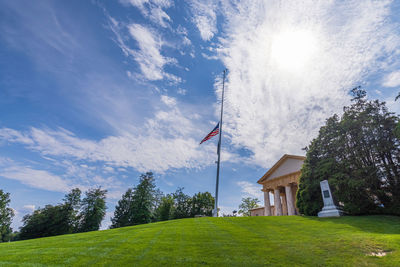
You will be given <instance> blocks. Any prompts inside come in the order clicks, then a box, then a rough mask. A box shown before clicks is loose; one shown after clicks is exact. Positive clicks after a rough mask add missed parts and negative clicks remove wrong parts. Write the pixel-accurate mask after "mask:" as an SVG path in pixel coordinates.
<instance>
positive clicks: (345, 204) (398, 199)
mask: <svg viewBox="0 0 400 267" xmlns="http://www.w3.org/2000/svg"><path fill="white" fill-rule="evenodd" d="M352 93H353V95H354V98H353V104H352V105H351V106H348V107H344V113H343V115H342V117H341V118H339V116H337V115H334V116H332V117H331V118H329V119H327V121H326V124H325V126H323V127H321V129H320V131H319V135H318V137H317V138H315V139H314V140H313V141H312V142H311V144H310V145H309V147H307V148H306V150H307V159H306V160H305V162H304V165H303V168H302V175H301V177H300V184H299V190H298V192H297V206H298V208H299V211H300V213H302V214H305V215H316V214H317V213H318V212H319V211H320V210H321V208H322V197H321V192H320V186H319V182H320V181H322V180H328V181H329V184H330V186H331V190H332V193H333V195H334V197H335V199H336V201H337V202H338V204H339V205H340V206H342V208H343V209H344V211H346V212H347V213H349V214H355V215H358V214H371V213H378V212H386V213H394V214H400V205H399V203H400V165H399V163H400V148H399V139H397V138H396V137H395V135H394V129H395V127H396V124H397V123H398V121H399V118H398V117H396V116H394V115H393V113H390V112H388V110H387V108H386V106H385V103H383V102H379V101H378V100H375V101H367V100H366V94H365V91H363V90H361V89H360V88H355V89H353V90H352Z"/></svg>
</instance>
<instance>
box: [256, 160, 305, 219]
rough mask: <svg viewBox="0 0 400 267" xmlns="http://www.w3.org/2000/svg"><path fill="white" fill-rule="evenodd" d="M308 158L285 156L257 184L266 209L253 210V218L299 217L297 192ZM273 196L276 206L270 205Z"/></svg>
mask: <svg viewBox="0 0 400 267" xmlns="http://www.w3.org/2000/svg"><path fill="white" fill-rule="evenodd" d="M305 159H306V158H305V157H302V156H295V155H287V154H285V155H283V157H282V158H281V159H280V160H278V162H277V163H275V164H274V166H272V167H271V168H270V169H269V170H268V171H267V172H266V173H265V174H264V175H263V177H261V178H260V179H259V180H258V181H257V183H259V184H261V185H262V186H263V188H262V189H261V191H263V192H264V207H260V208H256V209H253V210H251V216H272V215H275V216H281V215H298V214H299V211H298V210H297V208H296V192H297V189H298V185H299V178H300V174H301V167H302V165H303V162H304V160H305ZM270 194H273V199H274V205H271V203H270Z"/></svg>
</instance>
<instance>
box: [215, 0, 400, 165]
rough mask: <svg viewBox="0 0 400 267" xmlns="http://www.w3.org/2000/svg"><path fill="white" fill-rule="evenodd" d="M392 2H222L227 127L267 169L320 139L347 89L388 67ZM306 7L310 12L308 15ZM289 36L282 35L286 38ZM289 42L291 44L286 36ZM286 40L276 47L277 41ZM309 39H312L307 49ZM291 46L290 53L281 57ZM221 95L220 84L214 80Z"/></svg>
mask: <svg viewBox="0 0 400 267" xmlns="http://www.w3.org/2000/svg"><path fill="white" fill-rule="evenodd" d="M389 4H390V1H346V2H343V1H322V2H318V3H316V2H315V1H295V0H293V1H279V2H276V1H263V2H260V1H246V2H236V3H235V5H234V6H230V5H228V4H226V5H224V9H223V14H222V15H223V16H224V18H225V23H224V27H223V28H224V31H225V33H224V38H222V39H220V41H219V48H218V49H217V51H218V52H219V53H220V57H221V59H222V61H223V62H224V64H225V66H226V67H227V68H228V69H229V75H228V81H227V84H226V92H225V94H226V101H225V103H226V105H225V122H226V123H225V126H224V127H225V131H227V132H229V134H230V135H231V141H232V143H233V145H235V146H237V147H245V148H247V149H249V150H250V151H252V152H253V153H254V154H253V156H252V161H253V162H255V163H257V164H258V165H260V166H264V167H265V166H270V165H271V164H272V163H274V162H275V161H276V160H277V159H278V158H279V157H281V155H282V154H284V153H292V154H303V153H304V152H303V151H302V150H301V148H303V147H305V146H306V145H308V144H309V142H310V141H311V140H312V139H313V138H314V137H316V134H317V132H318V129H319V127H320V126H321V125H322V124H323V123H324V121H325V119H326V118H328V117H330V116H332V115H333V113H340V112H341V110H342V107H343V105H345V104H348V103H349V98H350V97H349V96H348V91H349V90H350V89H351V88H353V87H354V86H357V85H359V83H360V81H361V80H363V79H364V78H365V77H366V75H368V73H370V72H374V71H376V70H380V69H381V68H382V69H384V67H385V66H386V65H385V63H384V62H382V61H380V60H382V58H385V60H388V61H390V60H391V57H392V55H393V53H394V51H395V50H396V49H399V44H400V39H399V36H398V33H397V32H396V30H395V28H394V25H390V24H389V23H390V20H389V19H388V16H389V15H390V7H389ZM305 10H306V12H305ZM282 34H284V37H282ZM285 40H286V41H285ZM282 41H283V42H287V43H285V45H281V46H279V47H278V46H277V45H274V44H276V43H277V42H278V43H282ZM308 44H312V45H311V47H313V48H312V50H309V49H308V48H309V47H308ZM280 49H286V50H287V53H288V54H289V55H292V56H291V57H290V58H287V57H285V58H282V57H278V58H277V57H276V56H274V55H275V54H278V55H279V54H280V55H283V54H284V52H285V51H281V50H280ZM217 85H218V86H217V95H218V96H219V95H220V87H221V86H220V84H219V83H217Z"/></svg>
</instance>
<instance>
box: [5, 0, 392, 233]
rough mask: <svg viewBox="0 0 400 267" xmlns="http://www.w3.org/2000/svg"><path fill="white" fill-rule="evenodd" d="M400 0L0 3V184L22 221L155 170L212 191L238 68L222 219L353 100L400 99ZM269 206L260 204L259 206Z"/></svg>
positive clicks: (112, 191)
mask: <svg viewBox="0 0 400 267" xmlns="http://www.w3.org/2000/svg"><path fill="white" fill-rule="evenodd" d="M399 13H400V3H399V2H398V1H397V2H396V1H385V0H381V1H370V0H359V1H357V0H349V1H334V0H329V1H326V0H324V1H322V0H321V1H316V0H315V1H307V0H303V1H298V0H286V1H275V0H270V1H269V0H265V1H261V0H248V1H239V0H191V1H189V0H187V1H181V0H176V1H173V0H119V1H105V0H103V1H100V0H92V1H89V0H87V1H81V0H70V1H47V0H43V1H28V0H15V1H8V0H0V189H3V190H4V191H6V192H9V193H10V195H11V196H10V197H11V204H10V205H11V207H12V208H13V209H14V210H15V213H16V216H15V218H14V221H13V225H12V226H13V228H14V230H18V227H20V226H21V218H22V217H23V216H24V215H25V214H27V213H30V212H32V211H33V210H34V209H37V208H39V207H44V206H45V205H46V204H57V203H61V202H62V198H63V196H64V195H65V194H66V193H67V192H68V191H69V190H71V189H72V188H75V187H79V188H80V189H81V190H83V191H85V190H87V189H89V188H96V187H102V188H104V189H107V190H108V194H107V214H106V218H105V220H104V221H103V223H102V229H106V228H107V227H108V226H109V224H110V217H111V216H112V215H113V211H114V207H115V205H116V203H117V201H118V200H119V199H120V197H121V195H122V194H123V193H124V192H125V191H126V190H127V189H128V188H130V187H134V186H135V185H136V184H137V183H138V179H139V176H140V174H141V173H143V172H147V171H152V172H153V173H154V175H155V178H156V185H157V187H158V188H159V189H160V190H161V191H163V192H164V193H171V192H174V191H175V190H176V189H177V188H178V187H184V192H185V193H187V194H189V195H193V194H194V193H197V192H204V191H209V192H211V193H212V194H214V193H215V175H216V164H215V161H216V159H217V154H216V147H217V138H213V139H211V140H209V141H207V142H205V143H203V144H202V145H199V143H200V141H201V140H202V138H203V137H204V136H205V135H207V134H208V133H209V132H210V131H211V130H212V129H213V128H214V127H215V125H216V124H217V123H218V121H219V112H220V103H221V89H222V76H223V70H224V69H227V70H228V71H227V77H226V82H225V97H224V119H223V128H222V130H223V135H222V154H221V177H220V191H219V205H220V208H221V211H222V212H221V213H231V212H232V211H233V210H235V209H237V207H238V205H239V204H240V201H241V198H242V197H248V196H250V197H257V198H259V199H260V200H262V199H263V196H262V192H261V191H260V190H261V186H260V185H257V183H256V182H257V180H258V179H259V178H260V177H261V176H262V175H263V174H264V173H265V172H266V171H267V170H268V169H269V168H270V167H271V166H272V165H273V164H274V163H275V162H276V161H277V160H278V159H279V158H280V157H281V156H282V155H283V154H295V155H304V154H305V153H304V150H303V148H304V147H306V146H307V145H308V144H309V143H310V142H311V140H312V139H313V138H315V137H316V136H317V134H318V129H319V128H320V127H321V126H322V125H323V124H324V121H325V120H326V119H327V118H328V117H330V116H332V115H333V114H335V113H336V114H341V112H342V108H343V106H344V105H348V104H349V103H350V99H351V96H350V95H349V91H350V90H351V89H352V88H354V87H356V86H362V87H363V88H364V89H365V90H367V92H368V97H369V98H370V99H380V100H381V101H386V102H387V105H388V107H389V109H390V111H392V112H396V113H397V114H399V113H400V105H399V103H398V102H395V101H394V98H395V96H396V95H397V93H398V92H399V91H400V27H399V25H400V24H399V23H400V17H399V16H398V14H399ZM261 204H263V203H261Z"/></svg>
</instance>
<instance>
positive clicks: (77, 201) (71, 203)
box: [64, 188, 82, 232]
mask: <svg viewBox="0 0 400 267" xmlns="http://www.w3.org/2000/svg"><path fill="white" fill-rule="evenodd" d="M81 194H82V192H81V190H80V189H79V188H74V189H72V190H71V192H69V193H68V194H66V195H65V197H64V205H65V208H67V209H68V210H69V218H68V220H69V224H70V225H71V229H72V231H73V232H77V231H78V228H79V216H78V215H79V210H80V208H81V204H82V203H81V202H82V201H81Z"/></svg>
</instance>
